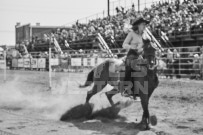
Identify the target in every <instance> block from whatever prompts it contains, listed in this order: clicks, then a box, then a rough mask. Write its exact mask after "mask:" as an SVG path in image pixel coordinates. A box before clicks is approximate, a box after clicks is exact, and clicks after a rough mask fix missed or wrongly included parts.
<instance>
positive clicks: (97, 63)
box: [95, 58, 106, 65]
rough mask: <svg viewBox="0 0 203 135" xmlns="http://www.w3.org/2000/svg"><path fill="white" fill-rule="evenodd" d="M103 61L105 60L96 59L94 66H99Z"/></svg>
mask: <svg viewBox="0 0 203 135" xmlns="http://www.w3.org/2000/svg"><path fill="white" fill-rule="evenodd" d="M105 60H106V58H97V60H96V62H95V64H96V65H99V64H101V63H102V62H104V61H105Z"/></svg>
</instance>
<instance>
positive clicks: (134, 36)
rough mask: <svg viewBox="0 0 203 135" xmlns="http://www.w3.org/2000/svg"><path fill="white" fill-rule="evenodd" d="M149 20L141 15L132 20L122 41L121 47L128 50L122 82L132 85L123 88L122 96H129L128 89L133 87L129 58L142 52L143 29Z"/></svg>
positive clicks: (137, 56)
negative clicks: (129, 29)
mask: <svg viewBox="0 0 203 135" xmlns="http://www.w3.org/2000/svg"><path fill="white" fill-rule="evenodd" d="M149 22H150V21H148V20H145V19H144V18H142V17H139V18H137V19H135V20H133V21H132V31H131V32H129V33H128V35H127V37H126V39H125V40H124V42H123V48H124V49H126V50H127V51H128V53H127V57H126V65H125V77H124V82H132V83H131V84H132V85H133V86H132V85H128V87H127V88H125V91H124V93H123V94H124V96H129V92H131V91H129V90H131V88H134V83H133V80H134V79H133V77H132V76H131V72H132V71H133V70H132V65H131V64H129V63H131V60H135V59H138V58H139V56H140V55H141V54H142V53H143V47H144V42H143V36H144V30H145V27H146V25H147V24H149Z"/></svg>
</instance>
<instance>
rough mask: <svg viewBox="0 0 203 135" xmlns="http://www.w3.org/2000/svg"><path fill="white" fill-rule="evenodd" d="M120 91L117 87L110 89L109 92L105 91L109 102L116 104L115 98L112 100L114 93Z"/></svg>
mask: <svg viewBox="0 0 203 135" xmlns="http://www.w3.org/2000/svg"><path fill="white" fill-rule="evenodd" d="M118 92H119V91H118V89H116V88H113V89H112V90H110V91H108V92H105V94H106V97H107V99H108V100H109V103H110V104H111V105H114V102H113V100H112V97H113V96H114V95H116V94H117V93H118Z"/></svg>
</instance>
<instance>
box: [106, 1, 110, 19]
mask: <svg viewBox="0 0 203 135" xmlns="http://www.w3.org/2000/svg"><path fill="white" fill-rule="evenodd" d="M107 10H108V11H107V13H108V16H110V13H109V12H110V2H109V0H107Z"/></svg>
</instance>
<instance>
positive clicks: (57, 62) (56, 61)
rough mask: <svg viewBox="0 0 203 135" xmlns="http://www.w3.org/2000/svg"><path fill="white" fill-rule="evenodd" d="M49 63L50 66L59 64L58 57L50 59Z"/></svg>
mask: <svg viewBox="0 0 203 135" xmlns="http://www.w3.org/2000/svg"><path fill="white" fill-rule="evenodd" d="M51 65H52V66H58V65H59V59H51Z"/></svg>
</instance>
